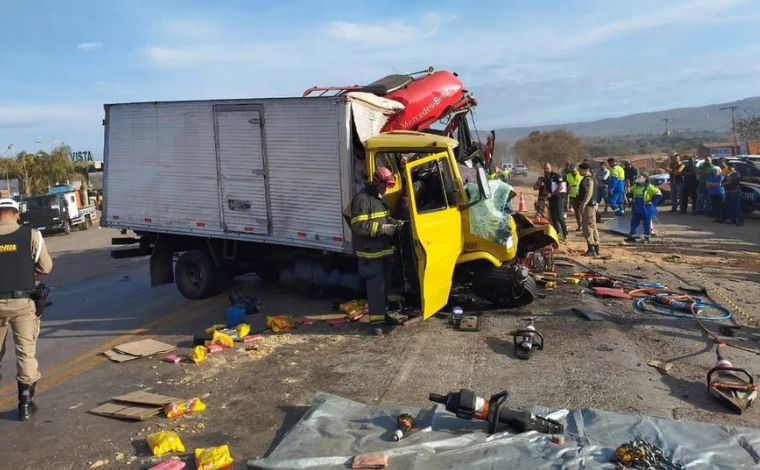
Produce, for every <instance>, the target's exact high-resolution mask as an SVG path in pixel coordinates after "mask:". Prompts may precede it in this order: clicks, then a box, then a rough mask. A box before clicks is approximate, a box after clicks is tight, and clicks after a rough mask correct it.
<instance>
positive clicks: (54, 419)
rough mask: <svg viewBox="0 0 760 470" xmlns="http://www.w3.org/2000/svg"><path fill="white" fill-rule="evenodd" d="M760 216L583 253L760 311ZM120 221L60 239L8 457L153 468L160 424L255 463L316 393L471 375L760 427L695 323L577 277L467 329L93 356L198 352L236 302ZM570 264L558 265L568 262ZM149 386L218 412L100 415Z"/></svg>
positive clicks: (529, 397) (252, 283)
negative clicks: (140, 246)
mask: <svg viewBox="0 0 760 470" xmlns="http://www.w3.org/2000/svg"><path fill="white" fill-rule="evenodd" d="M573 224H574V223H573ZM571 225H572V224H571ZM573 228H574V225H573ZM759 228H760V221H757V220H751V221H749V222H748V223H747V225H745V227H744V230H743V231H741V232H736V231H735V228H734V227H728V226H720V225H717V224H716V225H707V226H705V223H704V219H703V218H695V217H689V216H687V217H680V218H679V217H677V216H674V217H672V218H670V217H663V220H662V221H661V225H660V226H659V228H658V230H660V233H661V236H660V237H661V238H660V239H658V240H657V241H656V242H655V244H653V245H651V246H648V247H644V246H641V245H636V246H631V245H626V244H625V243H623V242H622V241H621V237H620V236H617V235H614V234H612V233H610V232H603V234H602V250H603V252H605V253H607V254H608V255H610V258H609V259H601V260H593V261H591V260H589V261H588V262H589V263H593V264H594V266H595V267H596V269H601V270H605V271H609V272H611V273H613V274H618V275H620V274H627V275H635V276H639V277H641V278H642V279H646V280H652V281H658V282H664V283H666V284H668V285H672V286H677V285H680V284H682V283H684V282H685V281H684V280H686V281H688V282H693V283H698V282H699V283H702V282H708V283H709V285H708V288H709V289H711V290H712V291H717V292H730V293H732V294H734V297H732V298H733V300H734V301H735V302H736V303H737V304H738V305H740V306H741V307H742V308H743V310H744V312H745V314H746V315H747V316H749V317H751V318H752V319H754V321H755V322H757V321H758V320H760V304H758V302H757V300H756V299H758V298H760V293H759V292H758V287H757V286H758V280H759V279H758V274H757V273H758V272H759V271H760V270H759V269H758V266H760V240H758V239H756V235H754V234H756V233H758V232H757V230H758V229H759ZM697 230H699V231H697ZM705 231H709V233H710V234H711V235H709V236H708V235H705V234H704V232H705ZM692 232H693V233H696V236H693V235H691V234H692ZM113 233H114V232H110V231H108V230H105V229H103V230H98V231H95V230H93V231H88V232H75V233H73V234H71V235H70V236H68V237H63V236H51V237H49V238H48V245H49V247H50V249H51V251H52V252H53V254H54V256H55V257H56V267H55V268H54V269H55V271H54V273H53V274H51V275H50V277H49V278H48V282H50V284H51V285H53V286H54V287H55V290H54V294H53V296H54V297H53V301H54V305H53V306H52V307H51V308H50V309H49V310H48V312H47V313H46V315H45V317H44V322H43V336H42V338H41V339H40V343H39V349H40V361H41V363H42V370H43V374H44V375H43V379H42V381H41V382H40V393H39V397H38V400H37V401H38V403H39V405H40V412H39V414H38V415H37V417H36V418H35V420H34V421H33V422H30V423H18V422H16V421H15V420H14V419H15V410H14V409H13V408H14V406H15V396H14V393H15V391H14V390H13V389H12V388H11V387H8V386H12V385H13V384H12V378H11V379H9V378H8V377H5V378H4V379H3V384H7V385H6V387H3V388H2V389H0V392H1V393H0V404H2V406H0V433H2V435H3V436H7V437H5V438H4V439H2V440H0V455H2V456H3V465H2V466H3V468H56V469H82V468H85V469H86V468H89V467H91V466H93V465H97V464H98V462H100V463H101V467H102V468H145V467H147V466H149V465H151V464H155V463H157V462H158V461H159V460H163V459H156V458H153V457H151V456H150V453H149V451H148V449H147V446H146V444H145V438H146V437H147V436H148V435H149V434H151V433H153V432H155V431H158V430H162V429H166V430H176V431H177V432H178V433H179V434H180V435H181V437H182V439H183V442H184V443H185V446H186V447H187V449H188V453H186V454H184V455H183V459H184V460H185V461H187V462H191V461H192V457H190V455H189V454H191V453H192V449H194V448H195V447H203V446H210V445H220V444H225V443H226V444H229V445H230V446H231V449H232V453H233V456H234V457H235V459H236V461H237V464H236V465H235V468H244V463H245V461H246V460H247V459H250V458H255V457H257V456H262V455H265V454H266V452H267V451H268V450H269V449H271V448H272V446H273V445H275V444H276V442H277V440H278V438H279V437H281V436H282V435H283V434H284V433H285V432H287V430H288V429H289V428H290V427H291V426H292V425H293V424H294V423H295V422H296V421H297V420H298V419H299V418H300V417H301V416H302V415H303V413H304V412H305V410H306V409H307V407H308V405H309V403H310V402H311V400H312V399H313V397H314V393H315V392H317V391H327V392H331V393H336V394H338V395H341V396H345V397H347V398H351V399H354V400H358V401H361V402H365V403H373V402H392V403H401V404H407V405H409V406H415V407H426V406H428V405H429V404H428V402H427V394H428V393H429V392H439V393H445V392H448V391H451V390H456V389H459V388H462V387H467V388H472V389H473V390H476V391H477V392H479V393H481V394H485V395H489V394H491V393H495V392H498V391H501V390H504V389H507V390H509V391H510V392H511V397H512V398H511V399H510V400H511V401H510V403H512V405H513V406H516V407H522V406H528V405H541V406H547V407H551V408H583V407H595V408H601V409H607V410H613V411H619V412H624V413H633V414H638V413H641V414H647V415H653V416H660V417H666V418H673V419H679V420H684V419H686V420H697V421H707V422H714V423H721V424H734V425H743V426H751V427H758V426H760V417H758V414H757V412H756V411H750V412H748V413H745V414H744V415H742V416H736V415H733V414H731V413H730V412H728V411H727V410H726V409H724V408H723V407H721V406H720V405H719V404H717V403H715V402H714V401H713V400H712V399H710V397H709V396H707V394H706V393H705V385H704V377H705V374H706V371H707V370H708V369H709V368H710V367H711V366H712V365H713V364H714V361H715V356H714V352H713V351H712V346H711V344H710V343H709V341H707V340H706V338H705V337H704V336H703V335H702V334H701V333H700V332H699V331H697V330H696V329H694V328H693V325H692V324H691V322H689V321H686V320H683V321H673V320H671V319H668V318H662V317H657V316H651V315H642V314H639V313H636V312H635V311H633V310H632V308H631V304H630V303H629V302H623V301H614V300H602V299H597V298H594V297H592V296H590V295H587V294H586V293H584V288H583V287H582V286H575V285H561V286H559V287H558V288H557V289H556V290H554V291H544V293H545V294H546V298H543V299H539V300H537V301H536V302H534V303H533V304H531V305H530V306H529V307H528V308H525V309H518V310H516V311H511V312H507V313H499V312H487V313H485V314H484V323H483V325H482V329H481V331H480V332H476V333H465V332H458V331H456V330H453V329H451V328H450V327H449V326H448V325H447V323H446V321H445V320H442V319H438V318H433V319H430V320H427V321H425V322H422V323H419V324H416V325H412V326H409V327H404V328H400V329H397V330H396V331H394V332H393V334H391V335H389V336H387V337H383V338H377V337H372V336H368V335H367V332H366V328H364V327H363V325H355V324H352V325H346V326H339V327H329V326H326V325H321V326H315V327H310V328H302V329H299V330H295V331H293V332H290V333H287V334H281V335H267V336H266V337H265V338H264V339H263V340H262V341H261V343H260V350H259V351H254V352H251V353H249V352H246V351H244V350H242V348H237V350H235V351H226V352H223V353H220V354H218V355H212V356H211V357H210V358H209V359H208V360H207V361H206V362H204V363H201V364H198V365H193V364H167V363H164V362H161V361H160V359H161V358H160V357H154V358H147V359H141V360H137V361H132V362H128V363H124V364H115V363H111V362H109V361H107V360H106V359H104V358H103V357H102V356H100V355H98V352H100V351H102V350H104V349H107V348H108V347H109V345H113V344H116V343H120V342H126V341H130V340H134V339H138V338H144V337H152V336H155V337H156V338H157V339H159V340H163V341H166V342H168V343H170V344H175V345H177V346H178V348H179V351H180V352H182V353H186V352H188V351H189V348H190V347H191V345H192V343H191V338H192V335H193V334H194V333H197V332H199V331H200V330H201V329H202V328H204V327H206V326H208V325H210V324H212V323H217V322H219V321H220V320H222V318H223V312H224V309H225V307H226V306H227V305H228V301H227V299H226V298H225V296H224V295H219V296H217V297H214V298H211V299H207V300H204V301H199V302H189V301H186V300H185V299H183V298H182V297H181V296H180V295H179V294H178V293H177V292H176V289H175V288H174V286H171V285H169V286H163V287H159V288H151V287H149V282H148V271H147V260H145V259H141V260H134V261H125V260H118V261H117V260H111V259H110V257H109V256H108V243H109V239H110V237H111V236H112V235H113ZM671 233H672V235H671ZM570 238H571V240H570V242H569V243H568V244H567V245H565V246H563V248H562V249H561V254H563V255H565V256H568V255H569V256H578V254H579V253H580V252H582V250H583V249H584V248H585V247H584V245H583V242H582V240H581V239H580V237H579V235H578V234H577V233H575V232H573V233H571V237H570ZM730 240H736V241H737V242H740V243H735V244H730V243H728V241H730ZM716 245H720V246H716ZM675 248H680V249H681V251H677V250H676V249H675ZM684 248H692V249H693V250H692V251H689V250H685V249H684ZM695 250H702V252H704V253H697V252H695ZM676 254H677V255H678V256H677V257H675V256H674V255H676ZM697 255H698V256H697ZM584 261H586V260H585V259H584ZM574 270H575V268H562V271H561V273H560V274H561V275H567V274H571V273H572V272H573V271H574ZM697 274H699V275H700V276H702V277H701V278H698V277H695V276H697ZM705 276H707V277H709V279H705ZM716 285H719V287H720V289H719V288H718V287H716ZM238 286H239V287H240V288H243V289H245V290H247V291H249V292H252V293H255V294H256V295H257V296H258V297H259V298H260V299H261V301H262V303H263V305H264V312H265V313H266V314H294V315H301V314H305V313H321V312H326V311H329V310H330V304H331V299H314V298H311V297H307V296H304V295H302V294H299V293H296V292H291V291H286V290H283V289H281V288H278V287H276V286H274V287H267V286H263V285H260V284H258V283H257V281H256V279H255V277H250V278H245V279H242V280H239V281H238ZM729 289H730V290H729ZM742 293H748V295H747V296H742V295H741V294H742ZM333 300H334V299H333ZM579 305H580V306H585V307H587V308H591V309H594V310H599V311H602V312H605V321H602V322H587V321H584V320H582V319H580V318H578V317H576V316H575V315H573V314H572V313H570V312H569V308H570V307H572V306H579ZM465 308H466V309H468V310H476V309H480V308H482V306H477V305H465ZM526 315H533V316H536V317H537V320H536V325H537V327H538V328H539V330H540V331H541V332H542V333H543V334H544V336H545V338H546V349H545V350H544V351H541V352H539V353H538V354H537V355H536V356H535V357H534V358H533V359H531V360H530V361H520V360H518V359H516V358H515V357H514V353H513V352H512V346H511V341H512V339H511V333H510V332H511V331H513V330H514V329H515V328H516V327H518V326H520V325H521V324H522V320H521V319H522V317H524V316H526ZM745 325H746V323H745ZM733 341H741V342H743V344H745V345H747V346H752V347H760V328H757V327H756V326H754V327H753V326H745V327H744V328H743V329H741V330H739V331H738V332H737V337H736V338H734V339H733ZM730 357H731V359H732V360H733V361H734V363H735V364H739V365H741V366H744V367H747V368H749V369H750V370H752V371H755V372H756V371H757V370H760V361H758V359H757V358H758V356H756V355H754V354H752V353H749V352H745V351H735V350H731V351H730ZM651 359H658V360H663V361H667V362H671V363H673V364H675V365H674V368H673V369H672V370H671V371H670V372H669V373H667V374H665V373H660V372H658V371H657V370H656V369H654V368H652V367H648V366H647V362H648V361H649V360H651ZM13 369H14V364H13V356H12V350H11V351H9V354H8V356H7V357H6V358H5V359H4V360H3V371H4V372H5V373H6V374H8V373H9V372H10V373H11V376H12V371H13ZM141 389H149V390H151V391H154V392H157V393H162V394H167V395H171V396H177V397H192V396H201V397H203V399H204V401H205V402H206V403H207V405H208V409H207V410H206V412H204V413H202V414H200V415H198V416H193V417H184V418H181V419H179V420H177V421H170V420H167V419H165V418H162V417H157V418H153V419H151V420H150V421H147V422H143V423H139V422H138V423H135V422H124V421H118V420H114V419H109V418H103V417H98V416H93V415H91V414H88V413H87V411H88V410H89V409H91V408H93V407H95V406H96V405H98V404H101V403H103V402H105V401H107V400H108V398H109V397H112V396H115V395H117V394H122V393H126V392H130V391H134V390H141ZM2 410H7V411H2ZM106 460H107V461H108V463H103V462H105V461H106ZM189 468H193V466H192V464H190V466H189Z"/></svg>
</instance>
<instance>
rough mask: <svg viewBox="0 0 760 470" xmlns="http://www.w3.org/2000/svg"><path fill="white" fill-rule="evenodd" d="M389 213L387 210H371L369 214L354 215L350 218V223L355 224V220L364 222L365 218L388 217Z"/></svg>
mask: <svg viewBox="0 0 760 470" xmlns="http://www.w3.org/2000/svg"><path fill="white" fill-rule="evenodd" d="M389 215H390V213H389V212H388V211H382V212H373V213H371V214H361V215H357V216H356V217H354V218H352V219H351V223H352V224H355V223H357V222H365V221H367V220H372V219H379V218H381V217H388V216H389Z"/></svg>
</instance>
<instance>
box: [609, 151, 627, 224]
mask: <svg viewBox="0 0 760 470" xmlns="http://www.w3.org/2000/svg"><path fill="white" fill-rule="evenodd" d="M607 164H609V166H610V179H609V183H608V185H607V195H608V197H609V200H610V207H611V208H612V210H613V211H614V212H615V215H623V214H624V213H625V208H624V206H623V197H624V195H625V170H623V167H621V166H620V165H618V164H617V163H616V162H615V159H614V158H608V159H607Z"/></svg>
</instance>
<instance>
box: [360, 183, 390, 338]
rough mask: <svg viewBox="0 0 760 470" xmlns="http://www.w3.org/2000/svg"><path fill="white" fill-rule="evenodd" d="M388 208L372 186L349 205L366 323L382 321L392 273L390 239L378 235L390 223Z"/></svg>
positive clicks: (361, 192)
mask: <svg viewBox="0 0 760 470" xmlns="http://www.w3.org/2000/svg"><path fill="white" fill-rule="evenodd" d="M392 222H393V221H392V219H391V218H390V212H389V210H388V205H387V204H386V203H385V201H384V200H383V197H382V196H381V195H380V193H379V192H378V190H377V187H375V186H374V185H373V184H368V185H366V186H365V187H364V188H363V189H362V190H361V191H359V193H358V194H356V196H354V199H353V201H352V202H351V231H352V232H353V244H354V253H355V254H356V257H357V258H358V259H359V261H358V263H359V276H361V278H362V279H364V281H365V283H366V287H367V302H368V310H369V319H370V323H380V322H384V321H385V313H386V302H387V301H388V287H389V286H390V283H391V274H392V271H393V254H394V246H393V239H392V237H391V236H390V235H385V234H383V233H382V231H381V228H382V227H383V226H384V225H387V224H390V223H392Z"/></svg>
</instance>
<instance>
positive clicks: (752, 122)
mask: <svg viewBox="0 0 760 470" xmlns="http://www.w3.org/2000/svg"><path fill="white" fill-rule="evenodd" d="M736 133H737V134H739V135H740V136H741V137H742V139H753V140H754V139H760V116H748V117H746V118H739V119H737V120H736Z"/></svg>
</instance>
